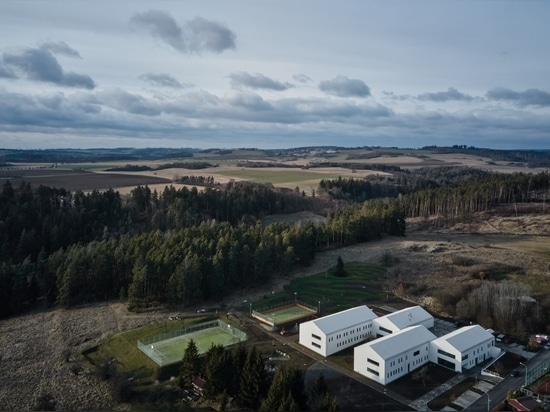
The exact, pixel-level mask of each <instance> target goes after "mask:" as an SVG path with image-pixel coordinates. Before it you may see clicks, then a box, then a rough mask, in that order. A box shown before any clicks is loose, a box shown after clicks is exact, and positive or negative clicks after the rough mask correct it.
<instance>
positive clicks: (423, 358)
mask: <svg viewBox="0 0 550 412" xmlns="http://www.w3.org/2000/svg"><path fill="white" fill-rule="evenodd" d="M435 338H436V336H435V335H434V334H433V333H432V332H430V331H429V330H428V329H426V327H424V326H423V325H416V326H410V327H407V328H405V329H403V330H401V331H397V332H395V333H391V334H389V335H387V336H384V337H382V338H379V339H376V340H373V341H371V342H367V343H365V344H363V345H359V346H356V347H355V350H354V356H353V370H354V371H355V372H358V373H360V374H361V375H364V376H366V377H367V378H370V379H372V380H374V381H376V382H379V383H381V384H382V385H386V384H387V383H389V382H392V381H394V380H396V379H399V378H400V377H402V376H405V375H406V374H408V373H410V372H412V371H413V370H415V369H417V368H419V367H421V366H422V365H424V364H426V363H428V362H429V361H430V342H431V341H432V340H433V339H435Z"/></svg>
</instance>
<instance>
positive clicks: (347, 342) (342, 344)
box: [336, 334, 367, 348]
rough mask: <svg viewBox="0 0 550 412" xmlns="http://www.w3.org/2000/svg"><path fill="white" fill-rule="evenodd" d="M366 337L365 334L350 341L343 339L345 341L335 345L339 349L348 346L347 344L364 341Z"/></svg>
mask: <svg viewBox="0 0 550 412" xmlns="http://www.w3.org/2000/svg"><path fill="white" fill-rule="evenodd" d="M366 336H367V335H366V334H363V335H361V336H354V337H353V338H351V339H345V340H343V341H342V342H338V343H337V344H336V347H337V348H339V347H340V346H345V345H347V344H349V343H353V342H357V341H358V340H363V339H365V337H366Z"/></svg>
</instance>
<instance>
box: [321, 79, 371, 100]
mask: <svg viewBox="0 0 550 412" xmlns="http://www.w3.org/2000/svg"><path fill="white" fill-rule="evenodd" d="M319 89H320V90H321V91H323V92H325V93H327V94H331V95H333V96H339V97H368V96H370V89H369V87H368V86H367V85H366V84H365V83H364V82H363V81H362V80H359V79H350V78H348V77H347V76H336V77H335V78H334V79H332V80H324V81H322V82H321V83H319Z"/></svg>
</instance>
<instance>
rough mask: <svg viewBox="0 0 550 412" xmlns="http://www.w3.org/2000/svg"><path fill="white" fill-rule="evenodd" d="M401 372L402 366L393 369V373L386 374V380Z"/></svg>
mask: <svg viewBox="0 0 550 412" xmlns="http://www.w3.org/2000/svg"><path fill="white" fill-rule="evenodd" d="M401 372H403V366H401V367H400V368H397V369H394V370H393V371H390V372H388V373H386V378H389V377H392V376H394V375H397V374H398V373H401Z"/></svg>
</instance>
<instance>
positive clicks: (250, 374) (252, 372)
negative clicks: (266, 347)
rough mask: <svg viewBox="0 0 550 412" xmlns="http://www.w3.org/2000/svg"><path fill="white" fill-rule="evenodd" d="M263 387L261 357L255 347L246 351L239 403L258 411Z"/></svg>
mask: <svg viewBox="0 0 550 412" xmlns="http://www.w3.org/2000/svg"><path fill="white" fill-rule="evenodd" d="M264 385H265V369H264V362H263V360H262V355H261V354H260V352H259V351H258V350H257V349H256V347H255V346H253V347H252V349H250V350H249V351H248V354H247V356H246V361H245V363H244V367H243V371H242V376H241V383H240V388H239V396H238V398H239V401H240V402H241V403H242V404H243V406H246V407H247V408H250V409H253V410H258V407H259V406H260V400H261V396H262V389H263V387H264Z"/></svg>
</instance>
